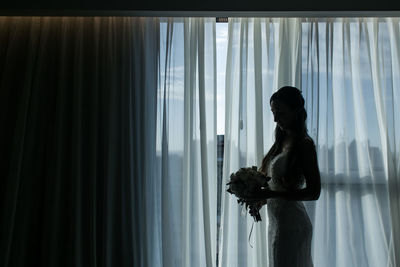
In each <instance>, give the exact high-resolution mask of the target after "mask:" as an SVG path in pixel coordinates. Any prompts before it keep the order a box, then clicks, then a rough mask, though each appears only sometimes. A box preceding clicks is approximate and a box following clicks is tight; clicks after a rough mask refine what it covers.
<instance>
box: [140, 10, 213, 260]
mask: <svg viewBox="0 0 400 267" xmlns="http://www.w3.org/2000/svg"><path fill="white" fill-rule="evenodd" d="M160 32H161V44H160V45H161V46H160V48H161V50H160V51H161V54H160V75H161V76H160V84H159V90H158V105H157V142H156V150H157V161H156V164H155V167H156V170H157V177H156V179H155V180H154V181H152V183H153V185H152V186H153V187H154V192H155V194H153V196H154V200H153V202H154V203H153V204H154V206H153V207H152V208H151V209H150V212H149V213H150V214H149V215H150V216H152V219H151V221H153V224H154V226H153V229H154V233H152V234H153V235H154V237H153V238H152V242H153V243H152V246H151V247H150V248H149V249H152V250H153V249H154V251H152V252H151V253H153V254H154V255H153V257H151V258H150V260H151V261H150V264H149V265H148V266H164V267H166V266H173V267H176V266H183V267H185V266H199V267H203V266H215V262H216V230H217V229H216V225H217V219H216V218H217V207H216V203H217V190H216V185H217V180H216V174H217V153H216V151H217V150H216V149H217V146H216V55H215V47H216V43H215V18H214V19H212V18H210V19H208V18H166V19H162V23H161V28H160Z"/></svg>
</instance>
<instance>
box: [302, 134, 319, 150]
mask: <svg viewBox="0 0 400 267" xmlns="http://www.w3.org/2000/svg"><path fill="white" fill-rule="evenodd" d="M299 144H300V148H301V149H302V150H306V151H310V150H315V143H314V140H313V139H312V138H311V137H309V136H305V137H303V138H302V139H301V140H300V142H299Z"/></svg>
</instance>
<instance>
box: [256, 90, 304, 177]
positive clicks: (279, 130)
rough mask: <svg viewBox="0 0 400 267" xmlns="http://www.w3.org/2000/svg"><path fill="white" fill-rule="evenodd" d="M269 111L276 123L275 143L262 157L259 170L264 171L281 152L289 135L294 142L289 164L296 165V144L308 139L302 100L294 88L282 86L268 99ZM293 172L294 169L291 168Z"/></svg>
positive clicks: (299, 93) (299, 92) (298, 91)
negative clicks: (305, 138)
mask: <svg viewBox="0 0 400 267" xmlns="http://www.w3.org/2000/svg"><path fill="white" fill-rule="evenodd" d="M270 105H271V111H272V113H273V115H274V120H275V122H276V123H277V126H276V128H275V143H274V144H273V146H272V147H271V149H270V150H269V151H268V153H267V155H266V156H265V157H264V159H263V161H262V165H261V170H264V171H265V170H266V166H267V165H268V162H269V161H270V160H271V159H272V158H273V157H274V156H276V155H277V154H278V153H279V151H281V148H282V145H283V141H284V139H285V137H286V136H288V134H289V133H290V134H291V135H292V137H294V140H293V141H294V142H293V144H292V146H291V149H290V158H291V159H290V162H291V164H292V166H295V165H296V160H297V156H296V155H297V153H298V144H299V143H300V140H301V139H302V138H304V137H308V138H309V136H308V134H307V127H306V119H307V112H306V110H305V108H304V98H303V96H302V94H301V91H300V90H299V89H297V88H296V87H292V86H284V87H282V88H280V89H279V90H278V91H276V92H275V93H274V94H273V95H272V96H271V98H270ZM292 169H293V171H295V169H296V168H292Z"/></svg>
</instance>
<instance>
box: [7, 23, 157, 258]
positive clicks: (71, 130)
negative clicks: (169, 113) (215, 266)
mask: <svg viewBox="0 0 400 267" xmlns="http://www.w3.org/2000/svg"><path fill="white" fill-rule="evenodd" d="M0 27H1V31H0V39H1V44H0V57H1V60H0V62H1V67H0V102H1V104H0V109H1V112H0V113H1V115H0V116H1V117H0V118H1V122H0V123H1V127H2V131H1V133H0V134H1V151H2V152H1V172H2V173H1V177H2V179H1V186H0V187H1V189H0V190H1V212H0V214H1V218H0V223H1V225H0V231H1V243H0V248H1V249H0V253H1V254H0V259H1V265H2V266H99V265H101V266H116V265H117V266H132V265H133V266H144V265H146V262H148V261H149V260H148V258H146V255H148V254H149V253H148V252H147V254H146V251H147V250H148V248H147V247H145V246H143V244H146V241H147V238H146V236H145V233H146V232H148V231H149V229H146V225H147V218H146V217H145V216H143V207H144V205H145V202H144V197H145V195H146V192H147V190H148V187H147V186H146V184H145V179H143V177H147V176H151V175H152V173H153V172H154V167H153V166H152V165H151V163H152V162H154V161H155V158H156V155H155V138H156V135H155V134H156V131H155V129H156V123H155V122H156V96H157V95H156V94H157V66H158V51H159V50H158V49H159V22H158V19H154V18H124V17H120V18H114V17H101V18H100V17H85V18H83V17H1V18H0ZM146 230H147V231H146ZM150 230H152V229H150Z"/></svg>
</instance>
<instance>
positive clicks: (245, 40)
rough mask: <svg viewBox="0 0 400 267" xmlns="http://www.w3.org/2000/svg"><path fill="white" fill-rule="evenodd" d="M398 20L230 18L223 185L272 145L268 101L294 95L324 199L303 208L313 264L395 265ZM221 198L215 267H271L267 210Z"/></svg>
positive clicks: (257, 160)
mask: <svg viewBox="0 0 400 267" xmlns="http://www.w3.org/2000/svg"><path fill="white" fill-rule="evenodd" d="M398 37H399V20H398V19H397V18H394V19H392V18H387V19H384V20H382V19H380V20H378V19H372V18H369V19H350V18H348V19H339V18H337V19H326V18H325V19H306V18H303V19H299V18H285V19H281V18H279V19H276V18H274V19H264V18H256V19H248V18H237V19H230V22H229V33H228V38H229V41H228V55H227V71H226V74H227V76H226V110H225V114H226V125H225V129H226V133H225V155H224V169H223V180H224V181H223V183H224V182H227V181H228V178H229V175H230V173H232V172H234V171H236V170H237V169H238V168H240V167H244V166H251V165H257V166H260V163H261V159H262V157H263V155H265V153H266V152H267V151H268V149H269V147H270V146H271V145H272V142H273V131H274V123H273V118H272V117H271V114H270V111H269V97H270V96H271V95H272V93H273V92H274V91H275V90H277V89H278V88H279V87H281V86H283V85H293V86H297V87H300V89H302V91H303V95H304V97H305V99H306V109H307V112H308V121H307V123H308V129H309V133H310V135H311V136H312V137H313V139H314V140H315V142H316V145H317V150H318V151H317V152H318V159H319V166H320V171H321V176H322V177H321V179H322V193H321V196H320V199H319V200H318V201H316V202H305V205H306V207H307V210H308V212H309V215H310V218H311V220H312V223H313V227H314V232H313V259H314V264H315V266H349V267H350V266H399V265H400V263H399V256H398V251H400V247H399V240H400V236H399V234H398V233H399V231H398V227H399V226H398V225H399V224H400V216H399V184H400V181H399V180H400V176H399V164H400V161H399V152H400V151H399V148H398V147H399V145H398V144H399V140H400V128H399V127H400V125H399V123H400V118H399V112H398V111H399V109H398V107H399V100H400V98H399V87H398V84H399V75H400V72H399V69H398V68H399V46H398V40H399V39H398ZM223 191H224V192H223V193H222V197H223V199H222V222H221V231H220V242H221V243H220V250H219V259H220V261H219V266H267V262H268V260H267V254H268V253H267V235H266V230H267V225H268V220H267V216H266V208H265V207H264V208H263V209H262V211H261V215H262V218H263V221H262V222H261V223H258V224H256V225H255V227H254V230H253V234H252V238H251V240H250V243H251V244H252V245H253V246H254V248H251V247H250V244H248V239H247V237H248V234H249V232H250V229H251V222H252V219H251V218H250V217H244V216H242V215H241V208H240V207H239V206H238V204H237V203H236V201H235V200H234V198H233V197H232V196H230V195H229V194H227V193H226V192H225V190H223Z"/></svg>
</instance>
